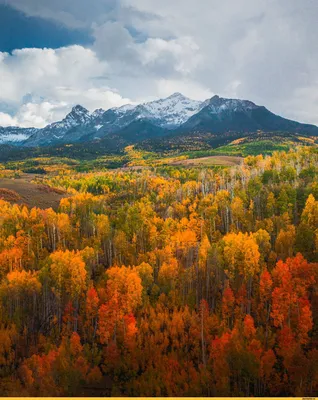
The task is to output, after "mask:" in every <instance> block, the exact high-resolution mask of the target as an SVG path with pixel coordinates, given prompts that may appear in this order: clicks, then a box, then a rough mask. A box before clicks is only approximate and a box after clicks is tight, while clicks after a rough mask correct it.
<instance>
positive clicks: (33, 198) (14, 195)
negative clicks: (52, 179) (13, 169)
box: [0, 176, 67, 210]
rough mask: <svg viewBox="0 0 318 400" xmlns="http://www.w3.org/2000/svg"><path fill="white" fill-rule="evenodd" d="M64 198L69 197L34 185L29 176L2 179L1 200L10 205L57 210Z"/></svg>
mask: <svg viewBox="0 0 318 400" xmlns="http://www.w3.org/2000/svg"><path fill="white" fill-rule="evenodd" d="M63 197H67V196H66V194H65V193H64V192H63V191H61V190H59V189H54V188H51V187H49V186H46V185H38V184H36V183H32V182H30V178H29V177H28V176H26V177H23V178H16V179H9V178H0V199H2V200H5V201H9V202H10V203H17V204H25V205H26V206H28V207H39V208H42V209H45V208H50V207H52V208H53V209H54V210H56V209H57V208H58V206H59V203H60V200H61V199H62V198H63Z"/></svg>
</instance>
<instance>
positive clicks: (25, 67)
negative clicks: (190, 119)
mask: <svg viewBox="0 0 318 400" xmlns="http://www.w3.org/2000/svg"><path fill="white" fill-rule="evenodd" d="M107 72H108V65H107V63H105V62H104V61H100V60H99V59H98V58H97V56H96V54H95V53H94V52H93V51H92V50H90V49H85V48H83V47H81V46H71V47H65V48H60V49H57V50H53V49H22V50H15V51H14V52H13V53H12V55H10V54H8V53H0V78H1V91H0V102H2V103H6V104H7V105H9V107H10V108H11V109H15V115H14V117H10V115H9V114H8V113H2V117H1V120H0V124H2V125H4V124H6V125H12V124H17V125H19V126H24V127H30V126H35V127H42V126H45V125H46V124H47V123H50V122H52V121H56V120H58V119H61V118H63V117H64V116H65V114H66V113H67V112H68V111H69V110H70V109H71V107H72V106H73V105H75V104H78V103H80V104H82V105H83V106H84V107H87V108H88V109H89V110H91V111H92V110H94V109H96V108H98V107H103V108H106V109H107V108H110V107H115V106H120V105H123V104H126V103H127V102H130V99H127V98H122V97H121V95H120V94H119V93H117V92H116V91H114V90H111V89H110V88H109V87H108V86H107V85H106V84H105V83H106V74H107ZM25 99H27V101H25ZM30 100H31V101H30Z"/></svg>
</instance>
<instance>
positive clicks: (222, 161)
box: [170, 156, 243, 167]
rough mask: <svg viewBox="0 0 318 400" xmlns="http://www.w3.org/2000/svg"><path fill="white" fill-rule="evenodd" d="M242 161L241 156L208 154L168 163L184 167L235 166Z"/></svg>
mask: <svg viewBox="0 0 318 400" xmlns="http://www.w3.org/2000/svg"><path fill="white" fill-rule="evenodd" d="M242 161H243V158H242V157H235V156H208V157H201V158H190V159H187V160H178V161H173V162H171V163H170V165H183V166H185V167H197V166H206V167H209V166H214V165H220V166H230V167H232V166H235V165H240V164H241V163H242Z"/></svg>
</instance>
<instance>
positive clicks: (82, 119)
mask: <svg viewBox="0 0 318 400" xmlns="http://www.w3.org/2000/svg"><path fill="white" fill-rule="evenodd" d="M90 118H91V116H90V112H89V111H88V110H87V109H86V108H85V107H82V106H81V105H79V104H77V105H76V106H74V107H73V108H72V111H71V112H70V113H69V114H67V116H66V117H65V118H64V121H69V122H71V123H75V124H78V123H86V122H88V121H89V120H90Z"/></svg>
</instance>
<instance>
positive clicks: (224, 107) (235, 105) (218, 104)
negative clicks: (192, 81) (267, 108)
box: [206, 95, 259, 114]
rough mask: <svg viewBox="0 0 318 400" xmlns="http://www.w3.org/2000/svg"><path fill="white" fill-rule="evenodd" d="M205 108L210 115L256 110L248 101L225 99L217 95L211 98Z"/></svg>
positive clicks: (254, 105) (255, 106)
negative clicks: (208, 110)
mask: <svg viewBox="0 0 318 400" xmlns="http://www.w3.org/2000/svg"><path fill="white" fill-rule="evenodd" d="M206 106H208V107H209V109H210V112H212V113H216V114H218V113H221V112H224V111H235V112H236V111H247V110H253V109H255V108H258V107H259V106H257V105H256V104H254V103H253V102H252V101H249V100H239V99H225V98H223V97H219V96H217V95H215V96H213V97H212V98H211V99H210V100H209V101H208V102H207V103H206Z"/></svg>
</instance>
